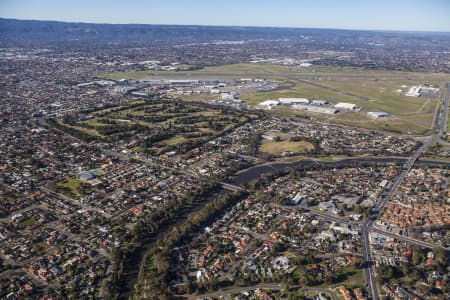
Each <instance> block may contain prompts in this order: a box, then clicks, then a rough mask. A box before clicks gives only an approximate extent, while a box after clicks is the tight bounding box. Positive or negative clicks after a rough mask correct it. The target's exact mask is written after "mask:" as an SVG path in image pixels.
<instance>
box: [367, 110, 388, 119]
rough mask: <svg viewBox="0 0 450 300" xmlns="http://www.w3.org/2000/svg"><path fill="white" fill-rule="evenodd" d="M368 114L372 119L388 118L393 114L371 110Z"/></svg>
mask: <svg viewBox="0 0 450 300" xmlns="http://www.w3.org/2000/svg"><path fill="white" fill-rule="evenodd" d="M367 116H368V117H370V118H372V119H380V118H388V117H390V116H391V114H390V113H388V112H385V111H369V112H368V113H367Z"/></svg>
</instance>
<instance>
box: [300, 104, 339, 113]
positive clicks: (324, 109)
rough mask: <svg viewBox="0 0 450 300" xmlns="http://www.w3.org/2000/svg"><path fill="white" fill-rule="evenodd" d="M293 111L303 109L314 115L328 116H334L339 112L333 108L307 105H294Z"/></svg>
mask: <svg viewBox="0 0 450 300" xmlns="http://www.w3.org/2000/svg"><path fill="white" fill-rule="evenodd" d="M292 108H293V109H302V110H306V111H310V112H314V113H320V114H328V115H334V114H337V113H338V112H339V110H338V109H336V108H333V107H325V106H320V105H307V104H294V105H292Z"/></svg>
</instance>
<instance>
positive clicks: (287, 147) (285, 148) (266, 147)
mask: <svg viewBox="0 0 450 300" xmlns="http://www.w3.org/2000/svg"><path fill="white" fill-rule="evenodd" d="M309 150H314V145H313V144H311V143H309V142H305V141H299V142H290V141H279V142H276V141H271V142H266V143H263V144H261V146H260V147H259V151H261V152H264V153H270V154H280V153H283V152H293V153H305V152H307V151H309Z"/></svg>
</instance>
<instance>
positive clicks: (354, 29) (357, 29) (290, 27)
mask: <svg viewBox="0 0 450 300" xmlns="http://www.w3.org/2000/svg"><path fill="white" fill-rule="evenodd" d="M0 19H3V20H14V21H33V22H55V23H74V24H92V25H147V26H197V27H235V28H236V27H240V28H276V29H318V30H342V31H372V32H393V33H394V32H397V33H445V34H449V33H450V31H438V30H402V29H362V28H335V27H296V26H283V25H280V26H276V25H207V24H173V23H139V22H137V23H130V22H126V23H122V22H119V23H109V22H95V21H88V22H86V21H67V20H49V19H20V18H8V17H1V16H0Z"/></svg>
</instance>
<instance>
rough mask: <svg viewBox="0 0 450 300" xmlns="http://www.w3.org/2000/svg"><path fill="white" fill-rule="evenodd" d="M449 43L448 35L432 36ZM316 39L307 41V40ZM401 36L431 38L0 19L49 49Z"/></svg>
mask: <svg viewBox="0 0 450 300" xmlns="http://www.w3.org/2000/svg"><path fill="white" fill-rule="evenodd" d="M433 35H434V36H435V37H441V38H445V39H448V38H449V37H450V34H449V33H441V34H433ZM305 36H306V37H313V38H314V39H313V40H312V39H305V38H304V37H305ZM398 36H402V37H405V38H408V39H411V38H412V39H413V40H416V39H417V38H423V37H427V36H429V34H427V33H420V34H414V37H413V35H411V34H410V33H398V32H383V31H355V30H335V29H307V28H273V27H232V26H230V27H221V26H193V25H186V26H182V25H143V24H125V25H123V24H89V23H69V22H56V21H33V20H15V19H1V18H0V41H2V43H3V44H4V45H7V46H8V45H10V46H13V45H12V44H16V46H32V45H34V46H37V45H44V44H46V45H48V44H49V43H58V42H73V41H95V42H97V43H106V44H111V43H119V44H128V45H129V44H130V43H131V44H132V45H134V44H136V45H142V44H155V43H165V44H166V43H170V44H181V43H189V42H196V43H201V42H207V41H217V40H226V41H232V40H258V39H262V40H278V39H289V40H294V41H296V40H297V41H298V40H302V42H303V43H305V44H311V43H312V42H315V43H317V44H331V43H333V44H335V45H339V42H340V41H345V40H348V39H353V43H356V44H358V42H363V43H365V42H366V41H367V40H372V41H373V40H378V39H380V38H382V39H386V38H387V39H392V38H397V37H398Z"/></svg>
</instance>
